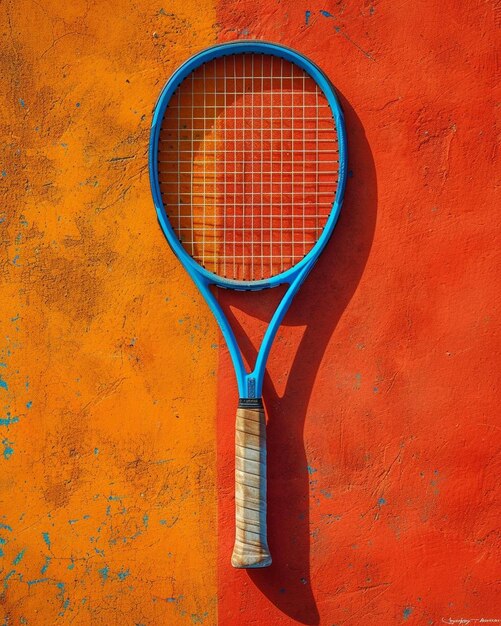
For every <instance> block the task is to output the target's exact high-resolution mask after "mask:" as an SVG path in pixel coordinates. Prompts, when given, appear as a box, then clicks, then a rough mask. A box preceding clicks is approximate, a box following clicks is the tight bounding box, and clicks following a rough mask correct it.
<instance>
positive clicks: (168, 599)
mask: <svg viewBox="0 0 501 626" xmlns="http://www.w3.org/2000/svg"><path fill="white" fill-rule="evenodd" d="M165 599H166V601H167V602H175V601H176V598H165Z"/></svg>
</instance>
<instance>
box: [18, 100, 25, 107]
mask: <svg viewBox="0 0 501 626" xmlns="http://www.w3.org/2000/svg"><path fill="white" fill-rule="evenodd" d="M19 104H20V105H21V106H22V107H23V109H24V107H25V106H26V104H25V102H24V100H23V99H22V98H19Z"/></svg>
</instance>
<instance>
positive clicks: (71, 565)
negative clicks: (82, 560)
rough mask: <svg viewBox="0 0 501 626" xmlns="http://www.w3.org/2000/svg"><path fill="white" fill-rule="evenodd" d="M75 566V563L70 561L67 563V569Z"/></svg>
mask: <svg viewBox="0 0 501 626" xmlns="http://www.w3.org/2000/svg"><path fill="white" fill-rule="evenodd" d="M74 567H75V563H74V562H73V561H72V562H71V563H70V564H69V565H68V569H70V570H71V569H74Z"/></svg>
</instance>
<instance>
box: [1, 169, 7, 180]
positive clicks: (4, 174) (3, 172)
mask: <svg viewBox="0 0 501 626" xmlns="http://www.w3.org/2000/svg"><path fill="white" fill-rule="evenodd" d="M2 176H3V177H4V178H5V177H6V176H7V172H6V171H5V170H2Z"/></svg>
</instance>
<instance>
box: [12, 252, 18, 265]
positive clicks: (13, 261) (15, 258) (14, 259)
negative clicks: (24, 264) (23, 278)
mask: <svg viewBox="0 0 501 626" xmlns="http://www.w3.org/2000/svg"><path fill="white" fill-rule="evenodd" d="M18 261H19V254H16V256H15V257H14V258H13V259H12V265H15V266H16V267H19V265H18V264H17V262H18Z"/></svg>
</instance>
